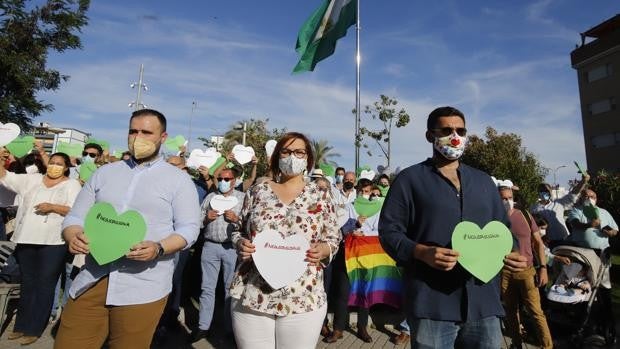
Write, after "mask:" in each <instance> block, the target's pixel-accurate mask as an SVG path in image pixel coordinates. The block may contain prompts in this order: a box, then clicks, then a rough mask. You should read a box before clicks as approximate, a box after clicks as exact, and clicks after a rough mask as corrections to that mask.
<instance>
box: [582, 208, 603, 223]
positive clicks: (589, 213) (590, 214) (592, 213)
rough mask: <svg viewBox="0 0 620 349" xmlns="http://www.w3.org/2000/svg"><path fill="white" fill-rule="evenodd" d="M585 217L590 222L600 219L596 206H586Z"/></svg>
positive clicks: (584, 209)
mask: <svg viewBox="0 0 620 349" xmlns="http://www.w3.org/2000/svg"><path fill="white" fill-rule="evenodd" d="M583 215H584V216H586V218H588V219H589V220H593V219H597V218H598V217H599V212H598V207H596V206H594V205H584V206H583Z"/></svg>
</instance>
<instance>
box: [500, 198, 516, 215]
mask: <svg viewBox="0 0 620 349" xmlns="http://www.w3.org/2000/svg"><path fill="white" fill-rule="evenodd" d="M502 203H503V204H504V208H505V209H506V212H510V210H512V209H513V208H514V207H515V202H514V200H512V199H509V200H502Z"/></svg>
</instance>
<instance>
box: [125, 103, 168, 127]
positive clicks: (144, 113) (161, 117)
mask: <svg viewBox="0 0 620 349" xmlns="http://www.w3.org/2000/svg"><path fill="white" fill-rule="evenodd" d="M141 116H154V117H156V118H157V120H159V124H160V125H161V132H166V117H165V116H164V114H162V113H160V112H158V111H157V110H155V109H140V110H136V111H134V112H133V113H131V117H130V118H129V123H131V120H133V118H138V117H141Z"/></svg>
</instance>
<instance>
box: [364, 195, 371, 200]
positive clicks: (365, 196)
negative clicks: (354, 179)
mask: <svg viewBox="0 0 620 349" xmlns="http://www.w3.org/2000/svg"><path fill="white" fill-rule="evenodd" d="M362 197H363V198H364V199H366V200H370V194H362Z"/></svg>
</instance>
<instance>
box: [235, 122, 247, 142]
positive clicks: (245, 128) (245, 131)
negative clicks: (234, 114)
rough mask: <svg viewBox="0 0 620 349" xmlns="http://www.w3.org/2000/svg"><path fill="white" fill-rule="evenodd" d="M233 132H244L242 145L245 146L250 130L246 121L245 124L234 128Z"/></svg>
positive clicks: (238, 124)
mask: <svg viewBox="0 0 620 349" xmlns="http://www.w3.org/2000/svg"><path fill="white" fill-rule="evenodd" d="M233 130H237V131H240V130H243V141H242V143H243V145H244V146H245V137H246V133H247V130H248V123H247V122H245V121H244V122H243V123H237V124H236V125H235V126H234V127H233Z"/></svg>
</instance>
